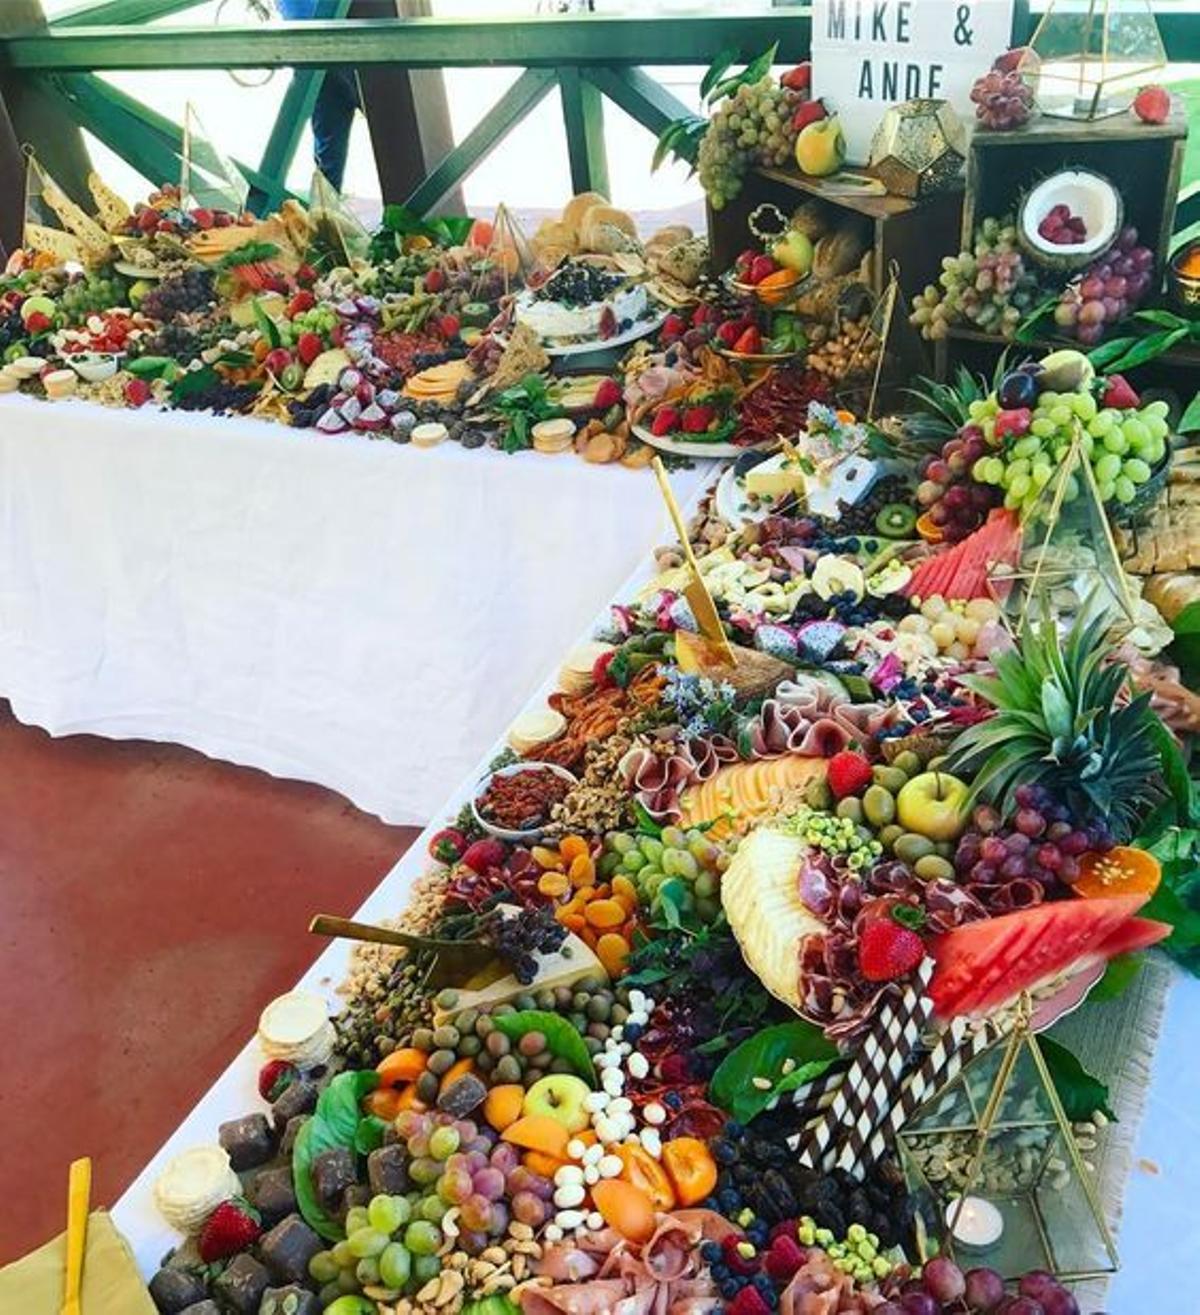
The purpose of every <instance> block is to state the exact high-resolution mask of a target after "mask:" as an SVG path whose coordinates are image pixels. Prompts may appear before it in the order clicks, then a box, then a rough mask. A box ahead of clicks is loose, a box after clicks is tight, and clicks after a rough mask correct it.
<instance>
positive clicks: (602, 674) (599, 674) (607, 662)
mask: <svg viewBox="0 0 1200 1315" xmlns="http://www.w3.org/2000/svg"><path fill="white" fill-rule="evenodd" d="M616 656H617V650H616V649H615V648H610V649H609V650H608V652H607V653H601V654H600V656H599V657H598V658H597V659H596V660H595V662H593V663H592V684H593V685H595V687H596V688H597V689H610V688H611V687H612V686H614V685H615V684H616V683H617V682H616V681H615V680H613V678H612V677H611V676H610V675H609V674H608V669H609V667H611V666H612V664H613V658H615V657H616Z"/></svg>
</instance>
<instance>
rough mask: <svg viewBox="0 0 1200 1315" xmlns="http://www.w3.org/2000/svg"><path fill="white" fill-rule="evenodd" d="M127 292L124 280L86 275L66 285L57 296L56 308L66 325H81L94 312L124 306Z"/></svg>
mask: <svg viewBox="0 0 1200 1315" xmlns="http://www.w3.org/2000/svg"><path fill="white" fill-rule="evenodd" d="M127 291H128V288H127V286H126V284H125V282H124V280H123V279H121V278H118V277H117V276H116V275H113V276H112V277H100V276H98V275H95V274H88V275H85V276H83V277H80V278H76V279H72V280H71V282H70V283H68V284H67V286H66V287H65V288H64V289H63V290H62V292H61V293H60V294H59V298H58V308H59V310H60V311H61V312H62V314H63V316H64V317H65V319H66V322H67V324H68V325H75V324H82V323H83V322H84V320H86V319H87V317H88V316H89V315H91V314H93V313H94V312H96V311H102V310H108V309H109V307H110V306H121V305H124V304H126V302H125V297H126V293H127Z"/></svg>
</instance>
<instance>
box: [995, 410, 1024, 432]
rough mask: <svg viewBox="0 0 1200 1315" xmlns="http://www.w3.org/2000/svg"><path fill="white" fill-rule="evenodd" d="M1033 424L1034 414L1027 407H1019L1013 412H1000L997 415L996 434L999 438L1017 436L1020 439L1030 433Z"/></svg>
mask: <svg viewBox="0 0 1200 1315" xmlns="http://www.w3.org/2000/svg"><path fill="white" fill-rule="evenodd" d="M1032 423H1033V412H1032V411H1031V410H1030V409H1029V408H1028V407H1027V406H1020V407H1017V408H1016V409H1015V410H1012V411H999V412H997V414H996V428H995V434H996V437H997V438H1007V437H1008V436H1009V435H1010V434H1015V435H1016V436H1017V437H1018V438H1020V437H1021V435H1022V434H1027V433H1028V432H1029V426H1030V425H1031V424H1032Z"/></svg>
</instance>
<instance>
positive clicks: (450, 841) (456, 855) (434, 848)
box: [429, 826, 467, 863]
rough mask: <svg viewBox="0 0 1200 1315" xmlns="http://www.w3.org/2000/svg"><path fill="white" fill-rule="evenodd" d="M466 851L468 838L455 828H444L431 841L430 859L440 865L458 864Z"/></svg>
mask: <svg viewBox="0 0 1200 1315" xmlns="http://www.w3.org/2000/svg"><path fill="white" fill-rule="evenodd" d="M466 849H467V838H466V836H464V835H463V833H462V832H461V831H459V830H458V828H457V827H453V826H444V827H442V829H441V830H440V831H436V832H435V833H434V834H433V835H432V836H431V837H430V840H429V857H430V858H432V859H436V860H437V862H439V863H457V862H458V860H459V859H460V858H462V856H463V854H464V852H465V851H466Z"/></svg>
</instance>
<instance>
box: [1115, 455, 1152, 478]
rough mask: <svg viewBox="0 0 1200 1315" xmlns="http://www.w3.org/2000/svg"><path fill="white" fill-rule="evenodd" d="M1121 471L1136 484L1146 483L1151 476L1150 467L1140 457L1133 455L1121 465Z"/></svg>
mask: <svg viewBox="0 0 1200 1315" xmlns="http://www.w3.org/2000/svg"><path fill="white" fill-rule="evenodd" d="M1121 473H1122V474H1123V475H1124V476H1125V478H1126V479H1128V480H1130V481H1131V482H1132V483H1134V484H1144V483H1145V482H1146V481H1147V480H1148V479H1149V478H1150V467H1149V466H1148V465H1147V464H1146V463H1145V462H1144V461H1142V460H1140V459H1139V458H1138V457H1131V458H1130V459H1129V460H1128V461H1126V462H1125V464H1124V465H1123V466H1122V467H1121Z"/></svg>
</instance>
